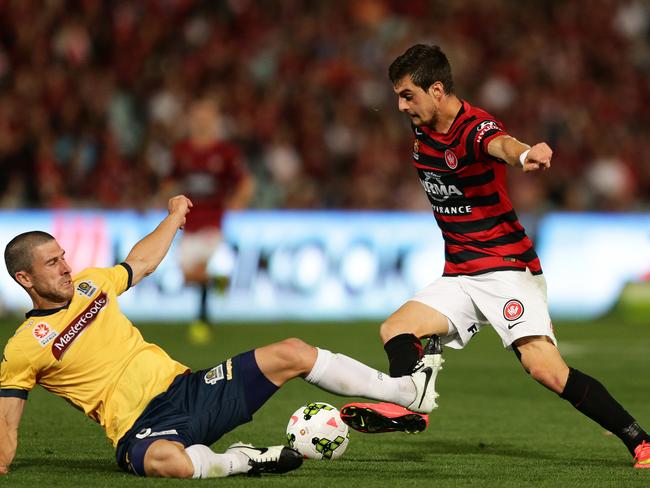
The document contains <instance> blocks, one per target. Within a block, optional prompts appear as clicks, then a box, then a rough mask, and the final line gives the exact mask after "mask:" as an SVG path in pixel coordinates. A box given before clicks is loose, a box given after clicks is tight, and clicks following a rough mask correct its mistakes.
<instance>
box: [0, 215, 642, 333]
mask: <svg viewBox="0 0 650 488" xmlns="http://www.w3.org/2000/svg"><path fill="white" fill-rule="evenodd" d="M164 215H165V214H164V213H163V212H160V211H155V212H149V213H137V212H134V211H119V212H117V211H116V212H99V211H26V210H24V211H23V210H21V211H3V212H0V245H1V246H2V248H3V249H4V246H5V245H6V243H7V242H8V241H9V240H10V239H11V238H12V237H13V236H15V235H16V234H18V233H21V232H25V231H28V230H34V229H40V230H44V231H47V232H50V233H52V234H53V235H54V236H55V237H56V238H57V239H58V241H59V243H60V244H61V246H62V247H63V248H64V249H65V250H66V257H67V259H68V262H69V263H70V264H71V266H72V268H73V271H80V270H81V269H83V268H85V267H88V266H111V265H113V264H115V263H119V262H120V261H122V260H123V259H124V258H125V257H126V255H127V254H128V252H129V250H130V249H131V247H132V246H133V245H134V244H135V243H136V242H137V241H138V240H139V239H140V238H142V237H143V236H144V235H146V234H147V233H148V232H150V231H151V230H153V229H154V228H155V227H156V225H157V224H158V223H159V222H160V220H161V219H162V218H163V217H164ZM223 233H224V240H223V244H222V246H221V247H220V248H219V249H218V250H217V251H216V252H215V253H214V255H213V256H212V258H211V260H210V263H209V266H208V268H209V271H210V273H211V274H213V275H214V276H218V277H220V280H219V282H220V283H222V284H223V285H224V286H222V287H220V288H219V289H217V288H215V289H214V290H213V293H211V294H210V297H209V308H210V315H211V317H212V318H213V319H214V320H215V321H222V320H241V321H274V320H308V321H317V320H353V319H369V320H382V319H383V318H385V317H387V316H388V315H389V314H390V313H392V312H393V311H394V310H395V309H396V308H398V307H399V306H400V305H401V304H402V303H404V301H406V300H408V299H409V298H410V297H411V296H412V295H413V293H414V292H415V291H417V290H419V289H420V288H422V287H424V286H426V285H427V284H428V283H430V282H431V281H433V280H434V279H436V278H437V277H438V276H440V274H441V273H442V269H443V265H444V249H443V242H442V238H441V236H440V232H439V231H438V229H437V227H436V225H435V222H434V221H433V217H432V216H431V214H430V213H428V212H423V213H404V212H306V211H305V212H300V211H246V212H235V213H231V214H228V215H227V216H226V218H225V221H224V228H223ZM177 244H178V238H177V240H176V241H175V243H174V245H172V248H171V250H170V252H169V254H168V256H167V257H166V258H165V260H164V261H163V262H162V263H161V265H160V266H159V268H158V270H157V271H156V272H155V273H154V274H153V275H151V276H150V277H148V278H146V279H145V280H143V281H142V282H141V283H140V284H139V285H138V286H137V287H134V288H133V289H131V290H129V291H128V292H126V293H125V294H124V295H122V297H120V303H121V305H122V307H123V310H124V311H125V312H126V313H127V314H128V316H129V317H130V318H132V319H133V320H136V321H137V320H156V321H188V320H193V319H194V318H195V316H196V313H197V310H198V303H199V293H198V290H196V289H195V288H192V287H188V286H185V284H184V282H183V276H182V273H181V270H180V268H179V265H178V260H177V255H176V250H177ZM537 249H538V252H539V254H540V258H541V260H542V266H543V269H544V272H545V276H546V279H547V282H548V293H549V305H550V308H551V314H552V316H553V317H554V318H592V317H595V316H598V315H601V314H602V313H604V312H606V311H607V310H608V309H609V308H611V306H612V305H613V304H614V303H615V301H616V300H617V298H618V296H619V294H620V291H621V289H622V287H623V286H624V285H625V284H626V283H628V282H630V281H643V280H648V279H650V215H619V214H612V215H596V214H588V215H584V214H549V215H548V216H546V217H544V218H543V219H542V220H541V221H540V222H539V227H538V233H537ZM0 306H1V307H3V308H6V309H9V310H12V311H18V312H22V311H26V310H28V309H29V308H31V303H30V301H29V299H28V297H27V294H26V293H25V292H24V291H23V290H22V289H21V288H20V287H19V286H18V285H17V284H16V283H15V282H14V281H13V280H12V279H11V278H10V277H9V276H8V275H7V274H6V273H5V272H3V273H0Z"/></svg>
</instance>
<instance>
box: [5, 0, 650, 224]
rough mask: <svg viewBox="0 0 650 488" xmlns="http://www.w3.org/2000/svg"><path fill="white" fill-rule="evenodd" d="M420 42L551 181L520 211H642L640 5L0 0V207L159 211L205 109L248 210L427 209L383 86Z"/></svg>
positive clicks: (645, 128) (643, 27) (647, 36)
mask: <svg viewBox="0 0 650 488" xmlns="http://www.w3.org/2000/svg"><path fill="white" fill-rule="evenodd" d="M417 42H426V43H435V44H439V45H440V46H441V47H442V48H443V50H445V51H446V52H447V54H448V57H449V59H450V61H451V64H452V68H453V71H454V76H455V85H456V92H457V94H458V95H459V96H460V97H461V98H465V99H467V100H469V101H470V102H472V103H474V104H476V105H479V106H482V107H483V108H485V109H487V110H489V111H491V112H492V113H493V114H494V115H496V116H497V117H498V118H500V119H501V120H502V121H503V122H504V123H505V125H506V127H507V128H508V129H509V130H511V132H512V134H513V135H515V136H516V137H517V138H518V139H520V140H523V141H526V142H530V143H533V142H537V141H540V140H545V141H547V142H548V143H549V144H550V145H551V147H552V148H553V149H554V151H555V156H554V166H553V168H552V170H551V171H550V172H548V173H545V174H542V175H523V174H522V173H521V172H516V171H510V175H511V182H510V184H511V192H512V196H513V199H514V200H515V204H516V206H518V208H519V209H520V210H521V211H524V212H533V213H535V212H544V211H548V210H552V209H565V210H605V211H623V210H648V209H649V208H650V153H649V152H647V151H645V142H644V141H646V140H648V138H649V137H650V110H649V109H648V108H647V107H648V106H649V104H650V99H649V98H650V4H649V3H648V2H645V1H643V0H572V1H563V0H545V1H542V0H454V1H443V0H409V1H407V2H404V1H402V0H327V1H321V0H259V1H255V0H206V1H202V2H201V1H192V0H140V1H136V0H129V1H126V0H123V1H119V0H115V1H108V0H105V1H102V0H78V1H65V0H0V204H1V205H2V207H3V208H8V207H9V208H11V207H44V208H60V207H97V206H100V207H104V208H124V207H135V208H149V207H155V206H160V205H161V202H164V201H165V199H166V198H167V195H164V191H163V188H164V185H163V182H164V181H165V180H167V179H168V178H169V177H170V175H172V173H173V166H174V160H173V147H174V144H176V142H177V141H178V140H180V139H182V138H183V137H184V136H185V135H186V134H187V126H188V121H187V107H188V106H189V104H191V103H192V101H194V100H196V99H197V98H198V97H206V96H209V97H214V98H215V99H216V100H218V103H219V107H220V110H221V118H220V123H219V128H218V131H219V137H221V138H223V139H224V140H229V141H231V142H233V143H235V144H237V145H238V146H239V148H240V149H241V151H242V153H243V155H244V157H245V160H246V162H247V165H248V168H249V170H250V171H251V173H252V175H253V176H254V179H255V181H256V185H255V195H254V198H253V201H252V206H253V207H256V208H308V209H329V208H355V209H424V208H427V203H426V199H425V197H424V193H423V192H422V191H421V189H420V187H419V182H418V180H417V178H416V173H415V171H414V170H413V169H412V167H411V159H410V154H411V147H412V135H411V133H410V130H409V127H408V121H407V120H406V118H405V117H404V116H403V115H402V114H399V113H398V111H397V101H396V99H395V96H394V94H393V92H392V87H391V85H390V82H389V80H388V77H387V68H388V65H389V64H390V62H391V61H392V60H393V59H394V58H395V57H396V56H397V55H399V54H401V53H402V52H403V51H404V50H405V49H406V48H407V47H409V46H410V45H412V44H414V43H417Z"/></svg>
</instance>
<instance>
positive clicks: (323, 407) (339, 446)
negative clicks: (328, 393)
mask: <svg viewBox="0 0 650 488" xmlns="http://www.w3.org/2000/svg"><path fill="white" fill-rule="evenodd" d="M349 441H350V435H349V433H348V426H347V425H345V424H344V423H343V421H342V420H341V413H340V412H339V411H338V409H337V408H336V407H333V406H332V405H330V404H329V403H323V402H312V403H309V404H307V405H303V406H302V407H300V408H299V409H298V410H296V411H295V412H294V413H293V415H291V418H290V419H289V425H287V442H288V443H289V446H290V447H293V448H294V449H297V450H298V451H299V452H300V454H302V455H303V456H304V457H306V458H309V459H336V458H339V457H341V456H342V455H343V453H344V452H345V450H346V449H347V447H348V442H349Z"/></svg>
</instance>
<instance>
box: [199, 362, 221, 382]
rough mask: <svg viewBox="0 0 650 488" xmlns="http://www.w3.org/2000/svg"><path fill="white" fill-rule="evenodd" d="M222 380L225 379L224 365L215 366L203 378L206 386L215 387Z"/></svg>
mask: <svg viewBox="0 0 650 488" xmlns="http://www.w3.org/2000/svg"><path fill="white" fill-rule="evenodd" d="M222 379H224V374H223V364H220V365H219V366H215V367H214V368H212V369H211V370H210V371H208V372H207V373H205V376H203V381H205V384H206V385H214V384H216V383H217V381H221V380H222Z"/></svg>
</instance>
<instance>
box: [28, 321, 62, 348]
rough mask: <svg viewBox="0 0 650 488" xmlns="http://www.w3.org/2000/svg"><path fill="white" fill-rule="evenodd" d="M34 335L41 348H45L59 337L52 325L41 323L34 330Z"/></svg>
mask: <svg viewBox="0 0 650 488" xmlns="http://www.w3.org/2000/svg"><path fill="white" fill-rule="evenodd" d="M32 334H33V335H34V337H35V338H36V340H37V341H38V343H39V344H40V345H41V347H45V346H46V345H47V344H48V343H50V342H51V341H52V340H54V338H55V337H56V336H57V332H56V330H54V329H53V328H52V327H51V326H50V324H47V323H45V322H39V323H38V324H36V325H35V326H34V328H33V329H32Z"/></svg>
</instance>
